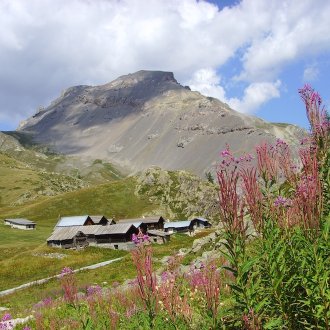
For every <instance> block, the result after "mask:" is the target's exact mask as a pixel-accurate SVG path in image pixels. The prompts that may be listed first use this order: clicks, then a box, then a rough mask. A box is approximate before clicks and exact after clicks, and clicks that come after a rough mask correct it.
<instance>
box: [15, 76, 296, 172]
mask: <svg viewBox="0 0 330 330" xmlns="http://www.w3.org/2000/svg"><path fill="white" fill-rule="evenodd" d="M300 131H301V130H300V129H299V128H298V127H296V126H292V125H287V124H271V123H267V122H265V121H263V120H261V119H258V118H256V117H253V116H248V115H244V114H241V113H238V112H236V111H234V110H232V109H230V108H229V106H228V105H227V104H225V103H223V102H221V101H219V100H217V99H215V98H212V97H206V96H203V95H201V94H200V93H198V92H193V91H191V90H190V88H189V87H187V86H182V85H180V84H179V83H178V82H177V81H176V80H175V78H174V75H173V73H171V72H162V71H138V72H136V73H133V74H128V75H125V76H121V77H119V78H118V79H116V80H114V81H112V82H110V83H108V84H105V85H102V86H75V87H71V88H69V89H67V90H66V91H64V92H63V93H62V95H61V96H60V97H59V98H58V99H56V100H55V101H53V102H52V103H51V104H50V105H49V106H48V107H47V108H45V109H41V110H39V112H38V113H36V114H35V115H34V116H33V117H31V118H29V119H27V120H26V121H24V122H22V123H21V125H20V127H19V128H18V132H23V133H30V134H32V136H33V138H34V140H35V141H36V142H38V143H42V144H46V145H48V146H50V147H51V148H53V149H54V150H55V151H57V152H61V153H64V154H68V155H76V156H79V157H83V158H90V159H102V160H107V161H110V162H111V163H113V164H114V165H115V166H117V167H118V168H120V169H121V170H122V171H123V172H124V173H125V172H126V173H134V172H137V171H140V170H143V169H146V168H148V167H150V166H151V165H156V166H159V167H161V168H164V169H167V170H175V169H185V170H188V171H192V172H194V173H197V174H199V175H204V174H205V173H206V172H209V171H211V172H212V171H213V169H214V166H215V164H216V163H217V161H218V157H219V151H221V150H223V149H224V148H225V146H226V144H227V143H228V144H229V145H230V147H231V149H232V150H233V151H234V152H236V153H238V154H241V153H243V152H248V151H251V150H252V149H253V148H254V147H255V145H256V144H258V143H260V142H261V141H272V140H274V139H275V138H276V137H280V138H282V139H284V140H286V141H288V142H290V143H295V142H297V137H298V136H299V134H300V133H301V132H300Z"/></svg>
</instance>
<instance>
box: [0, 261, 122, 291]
mask: <svg viewBox="0 0 330 330" xmlns="http://www.w3.org/2000/svg"><path fill="white" fill-rule="evenodd" d="M121 259H122V257H121V258H116V259H112V260H107V261H103V262H99V263H97V264H93V265H90V266H85V267H81V268H78V269H75V270H74V271H73V272H74V273H77V272H80V271H82V270H86V269H96V268H99V267H103V266H106V265H109V264H111V263H113V262H115V261H118V260H121ZM60 276H61V274H58V275H54V276H50V277H46V278H43V279H41V280H36V281H32V282H29V283H25V284H22V285H20V286H17V287H15V288H12V289H8V290H4V291H0V297H2V296H6V295H8V294H11V293H14V292H16V291H18V290H22V289H25V288H29V287H31V286H33V285H38V284H43V283H46V282H48V281H49V280H51V279H53V278H59V277H60Z"/></svg>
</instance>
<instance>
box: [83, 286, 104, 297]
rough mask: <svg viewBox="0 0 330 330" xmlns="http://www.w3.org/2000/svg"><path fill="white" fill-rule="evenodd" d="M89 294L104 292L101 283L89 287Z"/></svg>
mask: <svg viewBox="0 0 330 330" xmlns="http://www.w3.org/2000/svg"><path fill="white" fill-rule="evenodd" d="M86 291H87V296H93V295H96V294H101V293H102V288H101V287H100V286H99V285H91V286H89V287H88V288H87V290H86Z"/></svg>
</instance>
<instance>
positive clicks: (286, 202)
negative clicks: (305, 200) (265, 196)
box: [274, 196, 292, 207]
mask: <svg viewBox="0 0 330 330" xmlns="http://www.w3.org/2000/svg"><path fill="white" fill-rule="evenodd" d="M291 205H292V201H291V199H290V198H285V197H283V196H277V197H276V199H275V201H274V206H275V207H290V206H291Z"/></svg>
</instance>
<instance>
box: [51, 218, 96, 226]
mask: <svg viewBox="0 0 330 330" xmlns="http://www.w3.org/2000/svg"><path fill="white" fill-rule="evenodd" d="M92 225H95V223H94V222H93V220H92V218H91V217H90V216H89V215H78V216H72V217H61V218H60V220H58V222H57V224H56V226H55V228H58V227H73V226H92Z"/></svg>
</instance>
